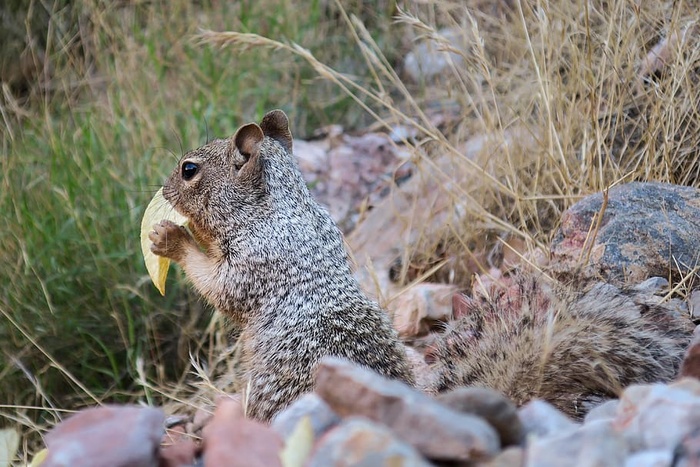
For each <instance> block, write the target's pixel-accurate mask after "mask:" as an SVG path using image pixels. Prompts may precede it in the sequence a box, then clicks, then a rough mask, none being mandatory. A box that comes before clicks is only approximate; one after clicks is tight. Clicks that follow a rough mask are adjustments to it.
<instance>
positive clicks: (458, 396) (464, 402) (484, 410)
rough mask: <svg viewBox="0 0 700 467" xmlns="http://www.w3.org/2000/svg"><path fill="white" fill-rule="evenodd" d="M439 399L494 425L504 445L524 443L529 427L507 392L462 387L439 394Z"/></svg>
mask: <svg viewBox="0 0 700 467" xmlns="http://www.w3.org/2000/svg"><path fill="white" fill-rule="evenodd" d="M437 400H438V401H440V402H442V403H443V404H445V405H447V406H449V407H451V408H452V409H454V410H457V411H459V412H463V413H470V414H473V415H477V416H479V417H481V418H483V419H484V420H486V421H487V422H489V424H490V425H491V426H492V427H494V428H495V429H496V431H497V432H498V435H499V436H500V438H501V445H502V446H510V445H514V444H520V443H522V442H523V440H524V439H525V427H524V426H523V424H522V422H521V421H520V418H519V417H518V408H517V407H516V406H515V404H513V402H511V401H510V399H508V398H507V397H505V396H504V395H503V394H501V393H499V392H498V391H494V390H493V389H488V388H479V387H462V388H458V389H455V390H452V391H450V392H446V393H442V394H439V395H438V396H437Z"/></svg>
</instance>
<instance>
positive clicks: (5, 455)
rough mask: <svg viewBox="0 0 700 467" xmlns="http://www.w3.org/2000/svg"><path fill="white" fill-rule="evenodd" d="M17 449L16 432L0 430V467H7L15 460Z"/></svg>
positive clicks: (17, 439) (8, 429) (17, 437)
mask: <svg viewBox="0 0 700 467" xmlns="http://www.w3.org/2000/svg"><path fill="white" fill-rule="evenodd" d="M18 447H19V434H18V433H17V430H14V429H12V428H6V429H4V430H0V467H6V466H9V465H10V463H11V462H12V460H13V459H14V458H15V454H16V453H17V448H18Z"/></svg>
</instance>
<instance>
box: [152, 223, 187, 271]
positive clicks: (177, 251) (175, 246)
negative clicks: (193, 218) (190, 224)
mask: <svg viewBox="0 0 700 467" xmlns="http://www.w3.org/2000/svg"><path fill="white" fill-rule="evenodd" d="M148 238H149V239H150V240H151V241H152V242H153V245H151V251H152V252H153V253H155V254H156V255H158V256H165V257H166V258H170V259H172V260H173V261H178V262H179V261H180V260H181V259H182V258H183V257H184V256H185V252H186V249H187V246H188V245H189V244H191V243H194V239H193V238H192V235H190V233H189V232H188V231H187V229H185V228H184V227H183V226H181V225H177V224H176V223H174V222H172V221H160V222H158V223H157V224H156V225H154V226H153V230H152V231H151V232H150V233H149V234H148Z"/></svg>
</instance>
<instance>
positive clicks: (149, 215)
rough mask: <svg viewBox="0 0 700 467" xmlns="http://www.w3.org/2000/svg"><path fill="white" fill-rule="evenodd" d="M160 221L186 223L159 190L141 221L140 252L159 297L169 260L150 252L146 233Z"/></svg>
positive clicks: (163, 290) (149, 241)
mask: <svg viewBox="0 0 700 467" xmlns="http://www.w3.org/2000/svg"><path fill="white" fill-rule="evenodd" d="M162 220H168V221H173V222H175V223H176V224H178V225H184V224H185V223H186V222H187V218H186V217H184V216H182V215H181V214H180V213H178V212H177V211H176V210H175V209H174V208H173V206H172V205H171V204H170V203H169V202H168V200H166V199H165V198H163V189H162V188H161V189H160V190H158V191H157V192H156V194H155V195H154V196H153V199H152V200H151V202H150V203H148V206H147V207H146V211H145V212H144V213H143V218H142V219H141V252H142V253H143V261H144V262H145V263H146V270H147V271H148V275H149V276H151V280H152V281H153V285H155V286H156V288H157V289H158V291H159V292H160V294H161V295H165V279H166V278H167V277H168V268H169V267H170V260H169V259H168V258H163V257H162V256H158V255H156V254H154V253H153V252H151V240H150V239H149V238H148V233H149V232H150V231H151V230H153V226H154V225H155V224H157V223H158V222H160V221H162Z"/></svg>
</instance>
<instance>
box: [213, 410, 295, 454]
mask: <svg viewBox="0 0 700 467" xmlns="http://www.w3.org/2000/svg"><path fill="white" fill-rule="evenodd" d="M202 441H203V444H202V450H203V453H204V454H203V457H204V466H205V467H220V466H223V465H225V466H227V467H258V466H259V467H267V466H270V467H275V466H277V467H281V466H282V463H281V461H280V451H281V450H282V446H283V442H282V439H281V438H280V436H279V435H278V434H277V432H275V431H274V430H273V429H272V428H270V427H269V426H267V425H264V424H262V423H259V422H256V421H253V420H250V419H247V418H245V416H244V415H243V408H242V407H241V404H240V402H239V401H237V400H233V399H231V400H220V401H219V403H218V405H217V407H216V411H215V412H214V416H213V417H212V419H211V422H209V424H208V425H207V426H205V427H204V431H203V440H202Z"/></svg>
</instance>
